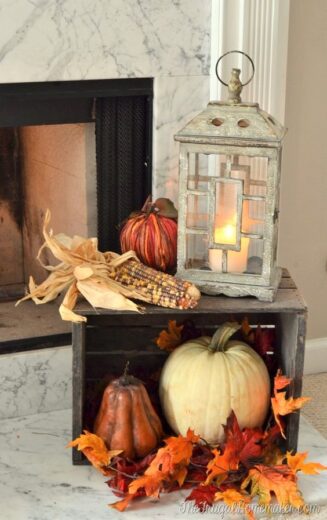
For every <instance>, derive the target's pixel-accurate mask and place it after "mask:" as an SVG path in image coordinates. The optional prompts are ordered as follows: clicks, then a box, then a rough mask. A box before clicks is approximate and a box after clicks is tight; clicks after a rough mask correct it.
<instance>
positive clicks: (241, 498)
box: [214, 488, 254, 520]
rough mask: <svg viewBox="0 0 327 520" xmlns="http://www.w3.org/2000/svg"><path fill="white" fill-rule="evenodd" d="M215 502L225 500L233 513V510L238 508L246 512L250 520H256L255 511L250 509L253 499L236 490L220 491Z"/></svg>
mask: <svg viewBox="0 0 327 520" xmlns="http://www.w3.org/2000/svg"><path fill="white" fill-rule="evenodd" d="M214 500H215V502H217V501H219V500H223V501H224V503H225V504H226V505H227V506H229V507H230V508H231V509H232V511H233V508H235V507H238V508H240V509H243V510H244V512H245V513H246V514H247V517H248V518H249V519H250V520H254V514H253V511H252V510H251V509H250V508H249V507H248V504H249V503H250V502H251V498H250V497H249V495H245V494H244V493H240V492H239V491H237V490H236V489H233V488H231V489H226V491H222V492H221V491H218V492H217V493H216V494H215V499H214Z"/></svg>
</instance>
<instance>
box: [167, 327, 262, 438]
mask: <svg viewBox="0 0 327 520" xmlns="http://www.w3.org/2000/svg"><path fill="white" fill-rule="evenodd" d="M238 329H239V325H238V324H237V323H225V324H224V325H222V326H221V327H220V328H219V329H218V330H217V331H216V333H215V334H214V336H213V337H212V338H210V337H207V336H204V337H201V338H198V339H194V340H191V341H188V342H186V343H184V344H183V345H181V346H180V347H178V348H176V350H174V352H172V354H171V355H170V356H169V358H168V359H167V361H166V363H165V365H164V367H163V370H162V373H161V378H160V388H159V393H160V400H161V405H162V408H163V411H164V414H165V417H166V419H167V421H168V423H169V425H170V426H171V428H172V429H173V430H174V432H175V433H180V434H182V435H185V434H186V432H187V429H188V428H192V429H193V430H194V431H195V433H197V434H198V435H200V436H201V437H203V438H204V439H205V440H206V441H207V442H209V443H210V444H217V443H220V442H222V441H223V439H224V430H223V426H222V425H224V424H226V420H227V418H228V416H229V414H230V412H231V410H234V412H235V414H236V417H237V420H238V422H239V425H240V427H241V429H242V428H245V427H248V428H255V427H259V426H262V424H263V422H264V420H265V418H266V416H267V412H268V409H269V406H270V379H269V374H268V370H267V368H266V365H265V363H264V362H263V360H262V359H261V357H260V356H259V355H258V354H257V353H256V352H255V351H254V350H253V349H252V348H251V347H250V346H249V345H247V344H246V343H243V342H241V341H236V340H234V341H230V340H229V338H230V337H231V336H232V335H233V334H234V333H235V332H236V330H238Z"/></svg>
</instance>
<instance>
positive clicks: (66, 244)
mask: <svg viewBox="0 0 327 520" xmlns="http://www.w3.org/2000/svg"><path fill="white" fill-rule="evenodd" d="M50 219H51V214H50V211H49V210H47V212H46V215H45V219H44V224H43V236H44V244H43V245H42V246H41V248H40V250H39V252H38V255H37V259H38V261H39V262H40V264H41V265H42V266H43V267H44V268H45V269H46V270H47V271H49V273H50V274H49V276H48V278H47V279H46V280H45V281H44V282H43V283H41V284H40V285H36V283H35V281H34V279H33V278H32V277H30V280H29V293H28V294H27V295H26V296H25V297H24V298H22V299H21V300H19V301H18V302H17V303H16V305H18V304H19V303H21V302H23V301H25V300H29V299H31V300H33V301H34V303H36V304H37V305H41V304H44V303H47V302H50V301H52V300H55V299H56V298H57V297H58V296H59V294H61V293H62V292H64V291H67V292H66V294H65V297H64V299H63V302H62V304H61V305H60V308H59V313H60V316H61V318H62V319H63V320H68V321H73V322H81V321H86V318H85V317H84V316H80V315H79V314H77V313H75V312H74V308H75V305H76V303H77V299H78V297H79V296H81V295H82V296H83V297H84V298H85V299H86V300H87V301H88V302H89V303H90V305H92V307H94V308H97V307H99V308H104V309H112V310H132V311H137V312H140V311H142V307H140V306H139V305H137V304H136V303H134V302H133V301H131V300H130V298H135V299H139V300H145V298H144V295H143V294H142V293H140V292H139V291H138V290H137V289H129V288H127V287H124V286H122V285H120V284H119V283H117V282H116V281H114V280H111V279H110V278H109V276H108V275H109V273H110V272H111V271H112V270H113V269H114V268H115V267H117V266H119V265H121V264H123V263H124V262H126V261H127V260H130V259H131V258H133V259H134V260H137V261H138V258H137V257H136V255H135V253H134V252H133V251H128V252H127V253H124V254H123V255H118V254H117V253H111V252H106V253H101V252H100V251H99V250H98V247H97V245H98V242H97V239H96V238H88V239H87V238H83V237H79V236H75V237H73V238H71V237H68V236H67V235H64V234H62V233H60V234H58V235H54V234H53V231H52V230H49V231H48V226H49V223H50ZM45 249H49V250H50V251H51V252H52V254H53V255H54V256H55V258H56V259H57V260H59V263H58V264H57V265H56V266H52V265H45V264H44V263H43V262H42V259H41V256H42V253H43V251H44V250H45Z"/></svg>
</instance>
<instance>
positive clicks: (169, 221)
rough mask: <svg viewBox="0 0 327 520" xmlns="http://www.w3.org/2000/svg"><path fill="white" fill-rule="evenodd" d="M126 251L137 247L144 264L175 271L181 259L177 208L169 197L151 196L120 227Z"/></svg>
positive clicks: (159, 269)
mask: <svg viewBox="0 0 327 520" xmlns="http://www.w3.org/2000/svg"><path fill="white" fill-rule="evenodd" d="M120 247H121V250H122V252H123V253H125V252H126V251H129V250H132V251H135V253H136V254H137V256H138V258H139V259H140V260H141V262H143V264H145V265H148V266H150V267H153V268H154V269H157V270H158V271H164V272H166V271H168V272H169V271H172V270H173V269H174V268H175V267H176V261H177V210H176V208H175V206H174V204H173V203H172V202H171V201H170V200H169V199H165V198H161V199H157V200H156V201H155V202H154V203H153V202H151V201H150V200H147V202H146V203H145V204H144V206H143V208H142V210H141V211H137V212H134V213H132V214H131V215H130V216H129V217H128V219H127V220H126V221H125V223H124V224H123V226H122V228H121V231H120Z"/></svg>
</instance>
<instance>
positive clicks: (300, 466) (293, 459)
mask: <svg viewBox="0 0 327 520" xmlns="http://www.w3.org/2000/svg"><path fill="white" fill-rule="evenodd" d="M307 456H308V452H305V453H295V455H292V454H291V453H290V452H289V451H288V452H287V453H286V459H287V465H288V467H289V468H291V470H292V471H294V473H296V472H297V471H302V473H305V474H306V475H318V474H319V471H323V470H326V469H327V466H324V465H323V464H320V463H319V462H304V461H305V459H306V458H307Z"/></svg>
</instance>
